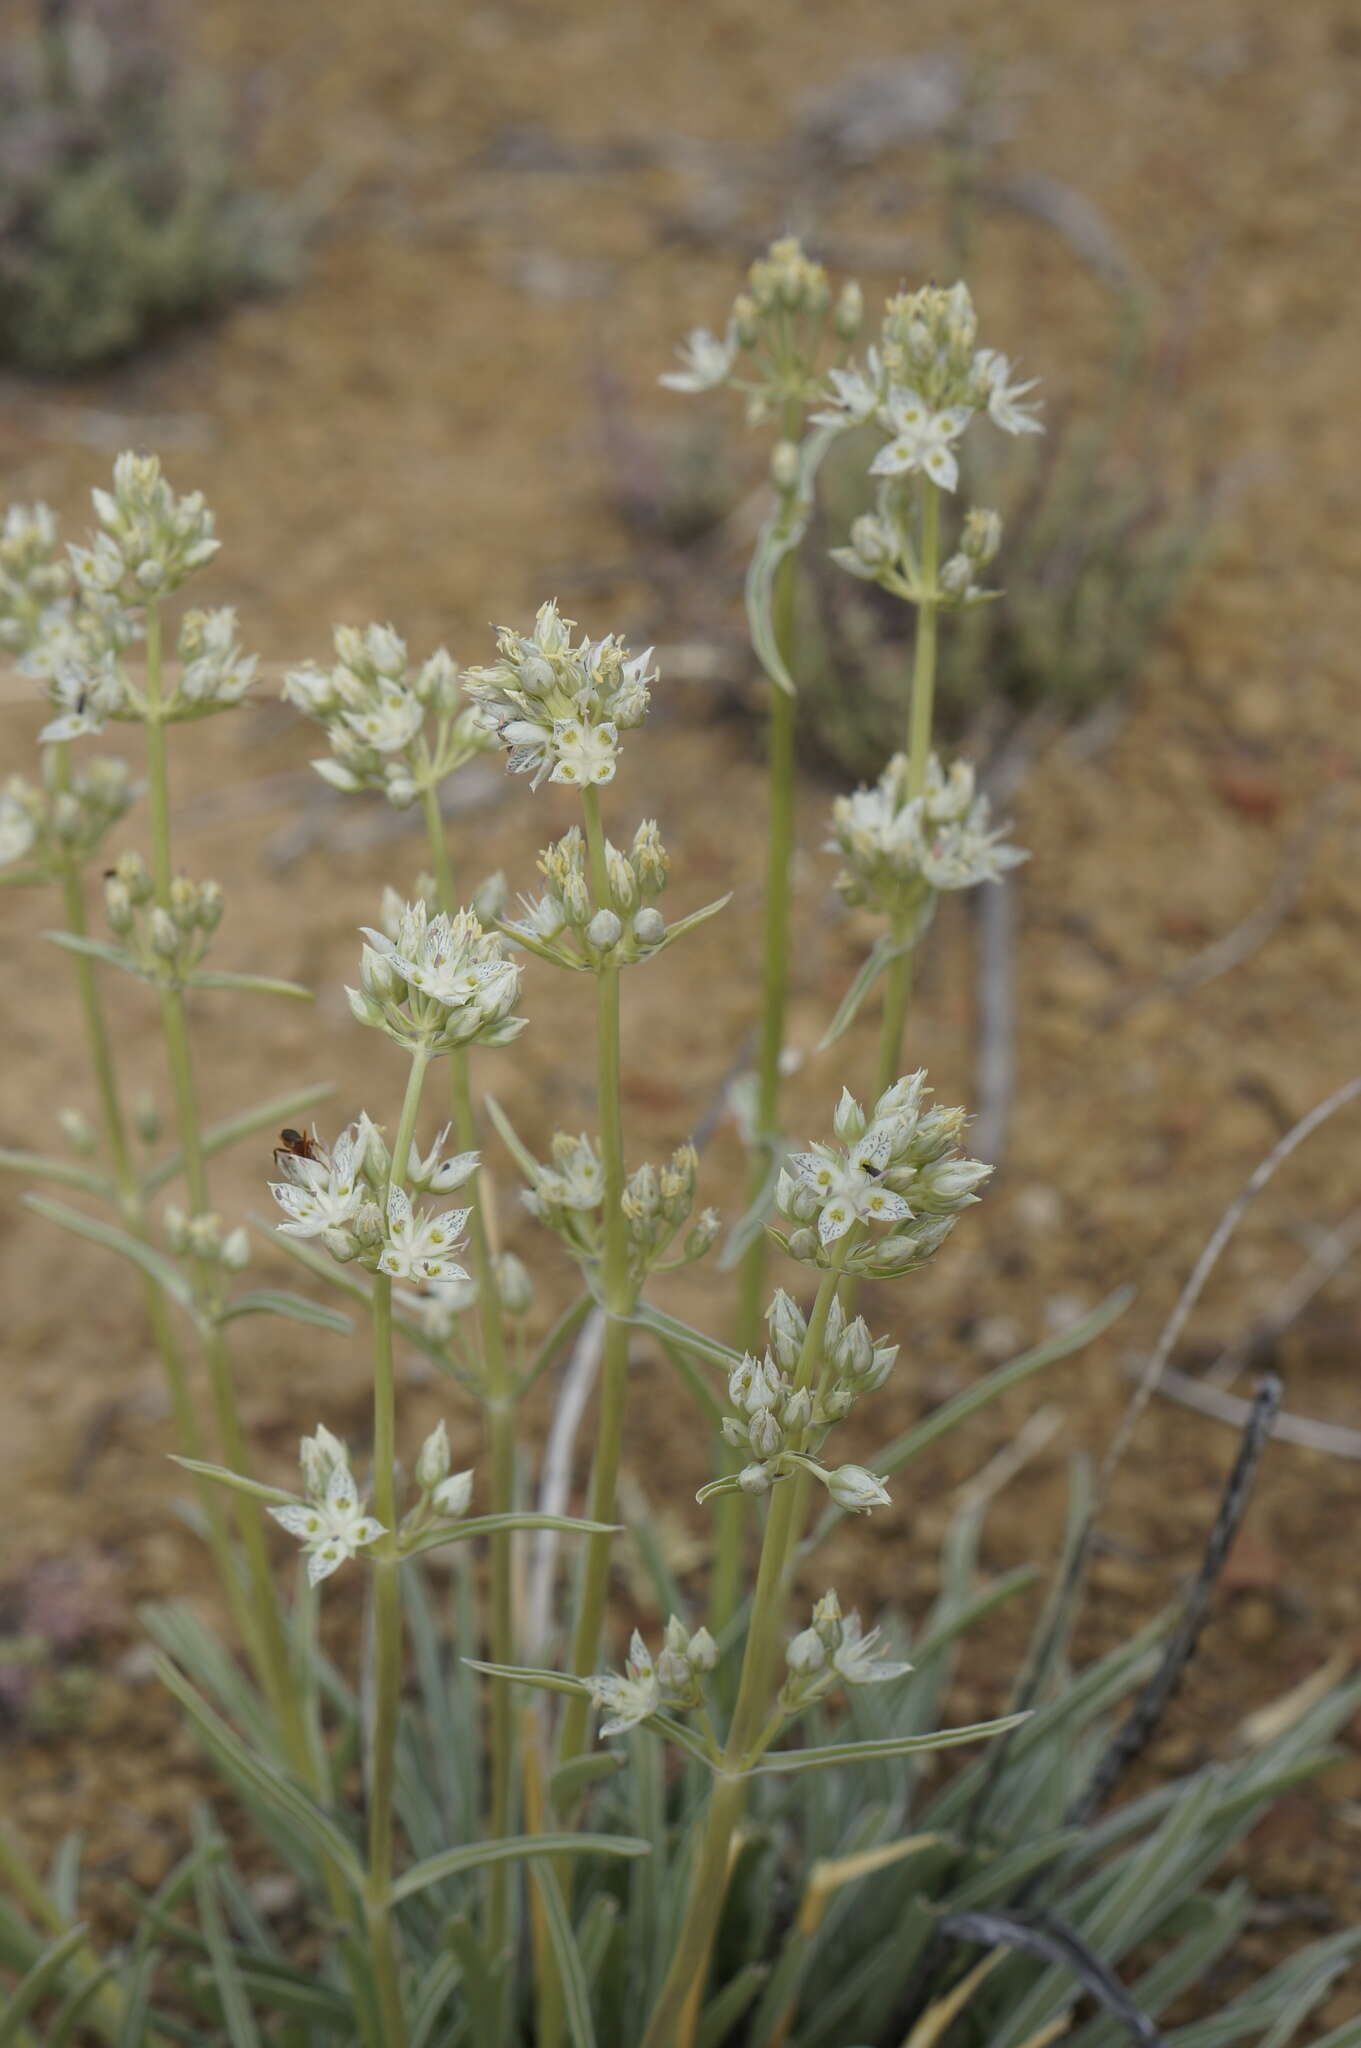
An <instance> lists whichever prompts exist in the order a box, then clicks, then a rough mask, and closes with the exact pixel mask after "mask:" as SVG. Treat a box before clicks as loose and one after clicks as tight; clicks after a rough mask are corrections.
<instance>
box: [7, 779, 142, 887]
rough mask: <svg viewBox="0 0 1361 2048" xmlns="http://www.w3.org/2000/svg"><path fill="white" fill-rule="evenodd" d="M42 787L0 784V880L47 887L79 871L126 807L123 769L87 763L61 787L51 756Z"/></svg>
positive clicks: (128, 784) (129, 788) (128, 793)
mask: <svg viewBox="0 0 1361 2048" xmlns="http://www.w3.org/2000/svg"><path fill="white" fill-rule="evenodd" d="M42 776H43V779H42V783H41V785H39V784H37V783H32V782H28V781H26V780H25V779H24V777H23V776H21V775H12V776H10V777H9V779H8V781H6V782H4V783H3V784H0V880H3V881H6V882H11V883H21V882H48V881H51V880H52V879H53V877H54V876H56V875H57V874H59V873H60V872H61V871H62V870H63V869H66V868H70V867H72V866H81V865H83V864H84V863H85V862H86V861H88V860H89V859H90V857H91V855H92V854H93V853H95V852H96V851H97V850H98V848H99V846H100V845H101V844H102V842H103V840H104V838H105V836H106V835H107V833H108V832H109V831H110V830H111V829H112V827H113V826H114V825H116V824H117V822H118V820H119V819H120V818H121V817H122V816H123V815H124V813H125V812H126V811H127V809H128V807H129V805H130V804H131V802H132V799H133V795H134V790H133V784H132V779H131V777H130V776H129V774H128V770H127V765H126V763H125V762H123V761H115V760H110V759H105V760H97V761H91V762H90V763H89V765H88V766H87V767H84V768H80V769H77V770H76V771H75V772H74V773H73V774H72V775H71V776H70V778H69V781H67V782H66V785H65V787H63V786H62V779H61V777H60V776H59V772H58V765H57V761H56V758H55V756H54V755H51V754H45V755H44V756H43V769H42Z"/></svg>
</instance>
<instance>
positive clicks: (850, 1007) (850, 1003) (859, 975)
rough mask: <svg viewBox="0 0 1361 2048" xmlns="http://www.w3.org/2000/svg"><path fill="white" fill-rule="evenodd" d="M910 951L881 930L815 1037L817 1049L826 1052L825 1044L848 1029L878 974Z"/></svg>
mask: <svg viewBox="0 0 1361 2048" xmlns="http://www.w3.org/2000/svg"><path fill="white" fill-rule="evenodd" d="M911 950H912V948H911V946H910V945H905V944H903V942H902V941H901V940H899V939H895V938H894V937H893V935H892V933H891V932H884V933H882V934H881V935H880V937H879V938H877V939H876V940H875V942H874V944H873V945H872V946H871V947H870V950H869V952H868V953H867V954H866V955H865V958H864V959H863V960H862V962H861V963H860V967H859V969H858V970H857V972H856V975H855V978H854V980H853V981H852V982H851V985H850V987H849V988H848V989H847V991H846V993H845V995H844V996H843V997H842V998H841V1001H840V1002H839V1003H838V1004H837V1006H836V1014H835V1016H834V1017H833V1018H832V1021H831V1023H830V1024H829V1025H828V1026H827V1029H826V1030H825V1031H824V1032H823V1034H822V1037H821V1038H820V1039H819V1041H818V1051H819V1052H826V1050H827V1048H828V1046H829V1045H834V1044H835V1043H836V1041H837V1039H838V1038H840V1037H841V1034H842V1033H843V1032H844V1031H847V1030H849V1028H850V1026H851V1025H852V1024H853V1023H854V1022H855V1020H856V1017H857V1016H858V1015H859V1013H860V1007H861V1004H862V1003H863V1002H864V1000H865V998H866V996H867V995H868V994H869V992H870V990H871V989H872V988H873V987H874V984H875V982H876V981H878V979H879V977H880V975H881V974H883V973H884V972H885V971H886V970H887V969H888V968H889V967H891V966H892V964H893V962H894V961H895V960H897V959H899V958H900V957H901V956H902V955H903V954H904V953H910V952H911Z"/></svg>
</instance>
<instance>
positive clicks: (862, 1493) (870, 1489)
mask: <svg viewBox="0 0 1361 2048" xmlns="http://www.w3.org/2000/svg"><path fill="white" fill-rule="evenodd" d="M827 1491H828V1493H830V1495H831V1496H832V1499H833V1500H834V1501H835V1502H836V1504H837V1506H838V1507H839V1508H845V1509H846V1511H847V1512H848V1513H849V1514H852V1515H867V1514H868V1513H869V1511H870V1509H871V1508H881V1507H885V1506H887V1504H888V1500H889V1492H888V1488H887V1487H886V1486H885V1485H884V1482H883V1481H882V1479H879V1478H876V1476H875V1474H874V1473H873V1472H869V1471H867V1470H866V1469H865V1467H864V1466H863V1465H842V1466H840V1467H839V1468H838V1469H837V1471H835V1472H832V1473H830V1474H829V1475H828V1479H827Z"/></svg>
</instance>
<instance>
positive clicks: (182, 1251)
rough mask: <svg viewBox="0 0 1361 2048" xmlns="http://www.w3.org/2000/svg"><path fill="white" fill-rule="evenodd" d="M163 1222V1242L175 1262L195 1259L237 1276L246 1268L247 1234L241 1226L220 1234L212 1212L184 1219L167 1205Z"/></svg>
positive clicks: (218, 1220) (180, 1211) (175, 1206)
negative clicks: (180, 1259) (176, 1260)
mask: <svg viewBox="0 0 1361 2048" xmlns="http://www.w3.org/2000/svg"><path fill="white" fill-rule="evenodd" d="M163 1221H164V1225H165V1241H166V1243H167V1244H168V1245H169V1247H170V1249H171V1251H172V1252H173V1253H174V1254H175V1256H176V1258H189V1259H197V1260H198V1261H199V1262H200V1264H202V1265H205V1266H220V1267H222V1269H223V1271H224V1272H227V1273H240V1272H242V1271H244V1269H245V1268H246V1266H248V1265H249V1264H250V1232H249V1231H248V1230H247V1229H246V1226H245V1224H244V1223H238V1224H237V1225H236V1226H235V1228H234V1229H232V1230H224V1229H223V1227H222V1218H221V1217H220V1216H219V1215H218V1214H217V1213H216V1211H215V1210H211V1209H209V1210H204V1211H203V1212H202V1213H201V1214H199V1215H197V1216H188V1215H186V1214H185V1212H184V1210H183V1209H181V1208H180V1207H179V1206H178V1204H176V1203H174V1202H170V1203H167V1205H166V1209H165V1215H164V1218H163Z"/></svg>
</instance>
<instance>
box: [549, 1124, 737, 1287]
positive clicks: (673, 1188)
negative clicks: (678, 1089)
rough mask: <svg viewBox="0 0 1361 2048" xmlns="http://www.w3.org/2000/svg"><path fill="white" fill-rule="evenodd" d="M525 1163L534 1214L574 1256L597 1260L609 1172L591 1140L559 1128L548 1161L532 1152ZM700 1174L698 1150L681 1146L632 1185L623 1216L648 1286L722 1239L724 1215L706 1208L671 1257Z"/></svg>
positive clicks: (633, 1264)
mask: <svg viewBox="0 0 1361 2048" xmlns="http://www.w3.org/2000/svg"><path fill="white" fill-rule="evenodd" d="M526 1161H527V1165H528V1168H529V1186H528V1187H527V1188H526V1189H525V1190H524V1196H523V1200H524V1204H525V1207H526V1208H527V1209H528V1210H529V1212H530V1214H531V1215H532V1216H536V1217H537V1218H538V1219H539V1221H540V1222H541V1223H543V1224H544V1225H545V1226H546V1228H547V1229H549V1230H551V1231H553V1232H554V1233H555V1235H556V1236H558V1237H560V1238H561V1239H562V1241H563V1243H564V1244H565V1245H566V1246H567V1248H568V1250H569V1251H570V1252H571V1253H572V1254H573V1256H574V1257H576V1258H578V1259H587V1260H594V1259H596V1258H598V1257H599V1256H600V1253H601V1249H602V1241H603V1211H604V1204H605V1169H604V1166H603V1165H602V1163H601V1158H600V1154H599V1152H598V1151H597V1149H596V1147H595V1145H594V1144H593V1143H592V1141H591V1139H590V1138H588V1137H586V1136H584V1135H583V1136H581V1137H576V1138H574V1137H571V1136H569V1135H568V1133H567V1132H565V1131H557V1132H555V1133H554V1136H553V1139H552V1143H551V1147H550V1161H549V1163H548V1164H545V1165H540V1164H539V1163H538V1162H537V1161H534V1160H529V1159H528V1158H527V1155H526ZM522 1163H523V1162H522ZM698 1170H699V1155H698V1153H697V1152H696V1151H695V1148H694V1146H693V1145H681V1146H679V1147H678V1148H677V1149H676V1151H675V1152H673V1153H672V1155H671V1158H670V1159H669V1160H667V1162H666V1163H665V1165H663V1166H652V1165H643V1166H640V1167H638V1168H637V1170H636V1171H635V1172H634V1173H632V1174H630V1175H629V1177H628V1179H627V1180H626V1181H625V1183H624V1189H623V1193H622V1195H621V1196H620V1203H619V1206H620V1208H621V1209H622V1211H623V1214H624V1221H625V1226H626V1231H627V1236H628V1244H629V1265H630V1270H631V1272H632V1274H633V1277H634V1279H635V1280H638V1281H641V1280H642V1278H643V1276H644V1275H645V1274H647V1273H657V1272H670V1271H672V1270H673V1269H674V1268H675V1267H677V1266H684V1265H689V1264H690V1263H691V1261H693V1260H695V1259H700V1258H703V1256H704V1254H705V1252H707V1251H708V1250H709V1248H710V1247H711V1245H712V1244H713V1243H714V1241H715V1239H716V1238H717V1236H718V1232H719V1219H718V1214H717V1212H716V1211H715V1210H713V1209H701V1210H700V1212H699V1215H698V1216H697V1217H696V1218H695V1221H694V1223H693V1224H692V1225H691V1227H690V1229H689V1230H688V1231H687V1232H686V1234H685V1238H684V1240H683V1242H682V1246H681V1249H680V1251H679V1252H677V1253H674V1254H673V1255H672V1256H671V1257H668V1256H667V1254H668V1253H669V1252H671V1249H672V1247H673V1245H674V1244H675V1240H676V1238H677V1236H678V1235H679V1233H680V1231H681V1230H682V1228H683V1227H684V1225H685V1224H686V1223H687V1222H688V1221H689V1218H690V1213H691V1210H692V1209H693V1207H694V1200H695V1180H696V1176H697V1173H698Z"/></svg>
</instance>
